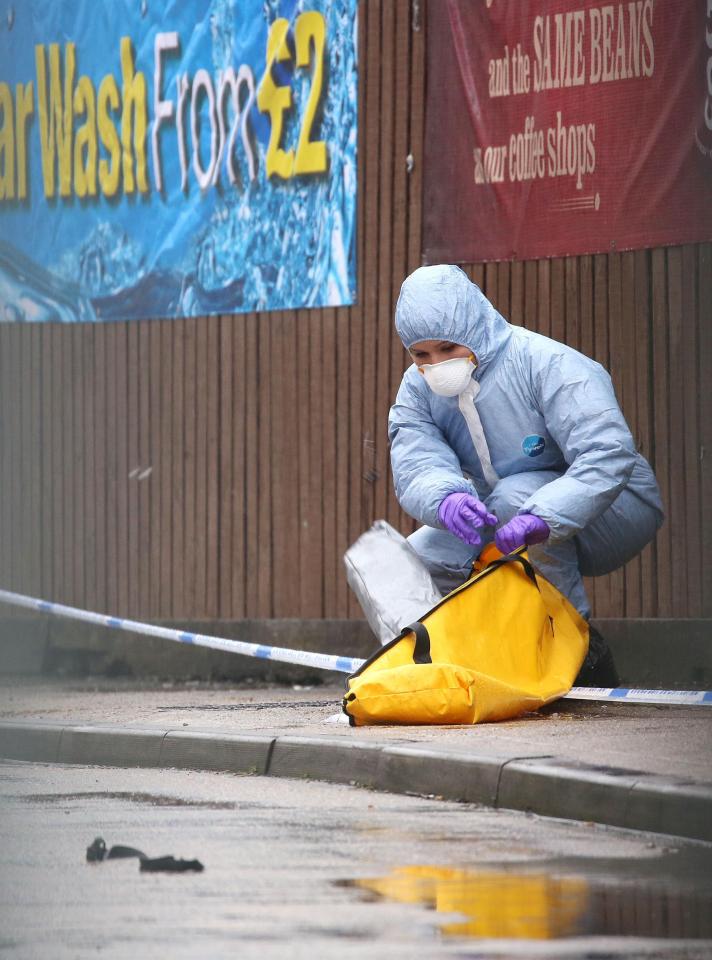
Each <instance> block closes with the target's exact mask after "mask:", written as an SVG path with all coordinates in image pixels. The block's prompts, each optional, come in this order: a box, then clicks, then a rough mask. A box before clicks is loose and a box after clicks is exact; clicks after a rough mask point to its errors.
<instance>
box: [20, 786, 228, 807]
mask: <svg viewBox="0 0 712 960" xmlns="http://www.w3.org/2000/svg"><path fill="white" fill-rule="evenodd" d="M19 799H21V800H24V801H25V802H27V803H63V802H66V801H67V800H127V801H128V802H129V803H143V804H148V805H149V806H151V807H199V808H201V809H203V810H235V809H236V808H237V806H238V804H236V803H232V802H229V801H221V800H187V799H185V798H183V797H169V796H167V795H166V794H160V793H140V792H132V791H129V790H119V791H116V792H114V793H108V792H106V791H105V790H90V791H87V792H85V793H32V794H29V795H27V796H22V797H20V798H19Z"/></svg>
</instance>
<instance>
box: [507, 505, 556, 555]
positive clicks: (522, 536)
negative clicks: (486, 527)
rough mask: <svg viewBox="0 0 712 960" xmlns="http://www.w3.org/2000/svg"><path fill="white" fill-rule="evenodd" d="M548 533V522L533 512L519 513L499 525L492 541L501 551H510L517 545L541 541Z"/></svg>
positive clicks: (530, 544) (527, 544)
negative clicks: (502, 524)
mask: <svg viewBox="0 0 712 960" xmlns="http://www.w3.org/2000/svg"><path fill="white" fill-rule="evenodd" d="M550 533H551V530H550V529H549V524H548V523H547V522H546V521H545V520H542V519H541V517H535V516H534V514H533V513H521V514H519V516H517V517H512V519H511V520H510V521H509V523H505V525H504V526H503V527H500V529H499V530H498V531H497V533H495V535H494V543H495V546H496V547H497V549H498V550H500V551H501V552H502V553H511V552H512V551H513V550H516V549H517V547H521V546H527V547H531V546H533V545H534V544H535V543H542V542H543V541H544V540H546V539H547V538H548V536H549V534H550Z"/></svg>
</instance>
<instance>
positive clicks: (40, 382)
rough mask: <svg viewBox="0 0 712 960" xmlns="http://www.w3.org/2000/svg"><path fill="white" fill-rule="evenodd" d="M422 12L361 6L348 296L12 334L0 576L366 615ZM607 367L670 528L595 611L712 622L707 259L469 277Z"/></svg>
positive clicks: (100, 602) (667, 254)
mask: <svg viewBox="0 0 712 960" xmlns="http://www.w3.org/2000/svg"><path fill="white" fill-rule="evenodd" d="M423 12H424V4H423V3H422V2H421V3H420V4H419V5H417V4H416V5H412V4H411V3H410V2H408V0H368V2H365V3H362V4H361V5H360V11H359V18H360V22H359V37H360V44H361V50H360V51H359V63H360V65H361V75H360V101H359V103H360V106H359V124H360V127H359V131H360V132H359V136H360V141H359V158H360V161H359V178H358V188H359V224H358V238H359V249H358V264H359V265H358V283H359V298H360V302H359V304H358V305H357V306H355V307H351V308H341V309H326V310H319V311H306V310H298V311H289V312H280V313H262V314H246V315H245V314H238V315H235V316H216V317H205V318H199V319H185V320H149V319H147V320H145V321H141V322H134V323H109V324H100V325H95V326H90V325H79V326H75V327H71V328H69V327H67V328H65V327H62V326H44V325H43V326H37V327H33V326H19V325H11V324H0V584H1V585H2V586H3V587H5V588H8V589H11V590H18V591H22V592H26V593H31V594H36V595H39V596H42V597H46V598H49V599H54V600H58V601H62V602H66V603H70V604H76V605H79V606H83V607H87V608H89V609H94V610H99V611H106V612H113V613H116V614H119V615H126V616H132V617H136V618H191V619H218V618H226V619H235V618H241V617H343V616H359V611H358V609H357V607H356V605H355V603H354V601H353V599H352V598H350V597H349V594H348V590H347V586H346V582H345V579H344V576H343V573H342V566H341V556H342V554H343V552H344V550H345V548H346V547H347V545H348V544H349V543H350V542H351V541H352V540H353V539H355V537H357V536H358V535H359V533H361V532H362V531H363V530H365V529H366V528H367V527H368V526H369V525H370V524H371V523H372V522H373V520H375V519H377V518H379V517H385V518H386V519H388V520H389V521H390V522H391V523H393V524H394V525H396V526H398V527H399V528H400V529H401V530H403V531H404V532H409V531H410V530H412V529H413V526H414V525H413V522H412V521H411V520H410V519H409V518H407V517H405V516H404V515H403V514H402V512H401V511H400V509H399V507H398V505H397V503H396V501H395V499H394V497H393V492H392V487H391V482H390V476H389V468H388V450H387V443H386V416H387V412H388V407H389V404H390V402H391V400H392V398H393V396H394V394H395V391H396V388H397V385H398V382H399V379H400V376H401V374H402V371H403V369H404V366H405V362H406V360H405V354H404V351H403V349H402V347H401V346H400V343H399V342H398V341H397V339H396V337H395V335H394V333H393V325H392V316H393V308H394V304H395V300H396V297H397V294H398V289H399V286H400V283H401V282H402V280H403V279H404V277H405V276H406V275H407V274H408V273H409V272H410V271H411V270H413V269H414V268H415V267H417V266H418V265H419V264H420V262H421V240H420V232H421V212H422V206H421V190H422V137H423V110H424V44H425V30H424V26H423V24H422V23H419V22H414V20H413V17H414V15H415V16H416V17H417V19H418V20H419V19H420V18H421V17H422V15H423ZM465 269H466V270H467V272H468V274H469V275H470V276H471V277H472V278H473V279H474V280H475V281H476V282H477V283H478V284H480V285H481V286H482V288H483V290H484V292H485V293H486V294H487V296H489V297H490V298H491V299H492V300H493V302H494V303H495V304H496V305H497V307H498V309H499V310H500V311H501V312H503V313H504V314H505V316H508V317H509V318H510V319H511V321H512V322H513V323H517V324H523V325H524V326H526V327H528V328H530V329H533V330H538V331H540V332H541V333H544V334H546V335H549V336H552V337H556V338H558V339H562V340H565V341H566V342H568V343H570V344H571V345H572V346H574V347H577V348H578V349H580V350H583V351H584V352H585V353H587V354H588V355H590V356H592V357H595V358H596V359H597V360H600V361H601V363H603V364H604V365H605V366H606V367H607V368H608V369H609V370H610V371H611V374H612V376H613V379H614V382H615V385H616V390H617V392H618V396H619V399H620V401H621V404H622V406H623V410H624V412H625V414H626V416H627V418H628V420H629V423H630V425H631V429H632V431H633V433H634V435H635V437H636V440H637V442H638V444H639V446H640V449H641V450H642V451H643V453H644V454H645V455H646V456H647V457H648V458H649V459H650V460H651V462H652V463H653V464H654V466H655V469H656V471H657V475H658V478H659V481H660V485H661V488H662V491H663V495H664V498H665V502H666V505H667V512H668V520H667V523H666V525H665V527H664V528H663V529H662V531H661V532H660V534H659V536H658V538H657V542H656V543H655V544H654V545H651V546H650V547H648V548H647V549H646V550H645V551H644V553H643V554H642V556H641V557H639V558H637V559H636V560H634V561H633V562H632V563H631V564H629V565H628V567H627V568H626V569H625V570H623V571H619V572H617V573H615V574H612V575H611V576H609V577H605V578H600V579H598V580H596V581H595V582H593V583H592V584H591V590H592V595H593V598H594V608H595V614H596V615H597V616H599V617H624V616H627V617H711V616H712V562H711V560H712V558H711V557H710V543H712V400H711V395H712V390H711V387H712V376H711V373H712V369H711V368H712V245H711V244H702V245H698V246H686V247H675V248H669V249H656V250H641V251H635V252H624V253H618V252H614V253H610V254H607V255H603V254H601V255H595V256H581V257H571V258H558V259H551V260H541V261H537V262H526V263H522V262H519V263H499V264H486V265H482V264H479V265H478V264H471V265H466V266H465Z"/></svg>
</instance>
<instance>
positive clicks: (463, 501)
mask: <svg viewBox="0 0 712 960" xmlns="http://www.w3.org/2000/svg"><path fill="white" fill-rule="evenodd" d="M438 520H439V521H440V523H442V525H443V526H444V527H445V529H446V530H449V531H450V533H454V534H455V536H456V537H459V538H460V540H464V541H465V543H469V544H470V546H472V547H479V546H480V544H481V543H482V538H481V537H480V536H479V534H478V533H477V531H478V530H481V529H482V527H487V526H490V527H493V526H494V525H495V524H496V523H497V517H495V515H494V514H493V513H490V512H489V510H488V509H487V507H486V506H485V505H484V503H482V501H481V500H478V499H477V497H473V496H471V495H470V494H469V493H451V494H449V495H448V496H447V497H445V499H444V500H443V501H442V503H441V504H440V506H439V507H438Z"/></svg>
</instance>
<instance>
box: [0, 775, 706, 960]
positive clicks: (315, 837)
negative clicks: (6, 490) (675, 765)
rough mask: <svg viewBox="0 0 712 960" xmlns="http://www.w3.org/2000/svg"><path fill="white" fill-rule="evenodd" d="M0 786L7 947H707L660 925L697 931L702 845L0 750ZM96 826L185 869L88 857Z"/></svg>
mask: <svg viewBox="0 0 712 960" xmlns="http://www.w3.org/2000/svg"><path fill="white" fill-rule="evenodd" d="M0 804H1V809H0V916H1V920H0V955H1V956H2V957H8V958H13V960H15V958H23V960H25V958H27V960H44V958H52V960H55V958H56V960H62V958H70V957H71V958H83V957H89V956H91V957H96V956H101V957H111V958H129V957H130V958H136V957H139V958H142V960H150V958H154V957H155V958H159V957H160V958H161V960H164V958H166V957H170V958H172V960H180V958H191V960H195V958H211V960H212V958H216V960H220V958H223V957H225V958H227V957H230V958H235V957H239V958H253V957H254V958H258V957H259V958H260V960H272V958H275V960H276V958H279V960H284V958H296V960H299V958H302V957H304V958H309V960H315V958H319V960H321V958H331V957H334V958H337V957H338V958H339V960H350V958H365V957H367V958H369V960H378V958H401V957H403V958H405V957H408V958H412V957H413V956H414V954H416V953H417V954H418V955H420V956H423V957H428V958H429V960H430V958H439V957H475V956H476V957H479V958H485V957H490V956H491V957H495V956H496V957H520V956H526V957H535V956H536V957H571V958H574V957H576V958H579V957H580V958H583V957H591V956H596V957H599V956H605V957H613V956H625V957H626V958H631V957H651V956H652V957H656V958H659V960H662V958H666V960H668V958H676V960H677V958H687V960H702V958H703V957H704V958H707V957H710V956H712V939H708V940H705V941H702V940H699V939H696V940H695V939H680V936H681V935H685V936H686V937H688V938H694V937H700V935H703V934H704V935H705V936H706V937H712V928H711V927H710V915H711V913H712V911H711V910H710V904H711V903H712V870H711V869H710V867H711V866H712V847H711V846H710V845H706V844H701V843H692V842H685V841H679V840H673V839H672V838H670V837H662V836H660V835H645V834H640V833H634V832H626V831H622V830H616V829H612V828H603V827H599V826H594V825H593V824H586V823H583V824H575V823H571V822H566V821H554V820H544V819H540V818H537V817H533V816H527V815H525V814H519V813H510V812H505V811H492V810H486V809H483V808H478V807H475V806H472V805H468V804H456V803H448V802H443V801H437V800H428V799H422V798H415V797H406V796H397V795H389V794H376V793H372V792H370V791H365V790H359V789H354V788H352V787H348V786H337V785H329V784H323V783H307V782H301V781H296V780H282V779H276V778H274V779H271V778H260V777H238V776H232V775H227V774H215V773H204V772H190V771H175V770H130V769H121V770H118V769H112V768H97V767H94V768H92V767H71V766H47V765H40V764H26V763H13V762H6V763H2V764H0ZM96 836H102V837H103V838H104V840H105V841H106V844H107V846H109V847H110V846H112V845H113V844H126V845H130V846H133V847H138V848H140V849H141V850H143V851H144V852H145V853H146V854H148V855H149V856H159V855H164V854H173V855H174V856H176V857H182V858H186V859H192V858H198V859H199V860H200V861H201V862H202V863H203V864H204V867H205V869H204V871H203V872H202V873H185V874H180V875H175V874H160V873H159V874H147V873H141V872H140V871H139V864H138V861H137V860H136V859H127V860H110V861H105V862H103V863H98V864H89V863H87V862H86V859H85V851H86V847H87V846H88V845H89V844H90V843H91V842H92V841H93V840H94V838H95V837H96ZM621 934H629V935H631V936H621ZM668 936H674V937H675V939H674V940H670V939H664V938H665V937H668Z"/></svg>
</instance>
